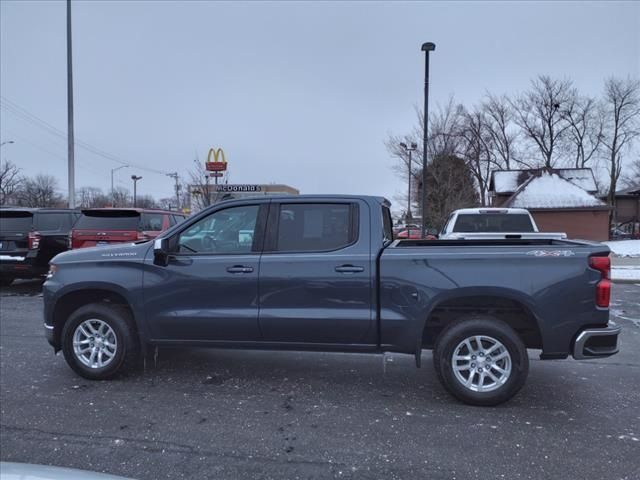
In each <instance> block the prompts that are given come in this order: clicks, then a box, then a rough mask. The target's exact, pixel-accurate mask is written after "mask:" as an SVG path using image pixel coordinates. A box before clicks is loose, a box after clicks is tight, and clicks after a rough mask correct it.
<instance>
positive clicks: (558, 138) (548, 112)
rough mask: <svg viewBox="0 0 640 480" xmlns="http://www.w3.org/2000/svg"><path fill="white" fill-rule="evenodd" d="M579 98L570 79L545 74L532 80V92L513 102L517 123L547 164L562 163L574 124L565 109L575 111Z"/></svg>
mask: <svg viewBox="0 0 640 480" xmlns="http://www.w3.org/2000/svg"><path fill="white" fill-rule="evenodd" d="M575 97H576V90H575V88H574V87H573V83H572V82H571V81H570V80H556V79H552V78H551V77H549V76H546V75H541V76H539V77H538V78H536V79H535V80H533V81H532V82H531V89H530V90H529V91H527V92H525V93H524V94H522V95H520V96H519V97H518V98H516V99H515V100H513V101H511V105H512V106H513V108H514V112H515V122H516V124H517V125H518V126H519V127H520V128H521V129H522V132H523V134H524V137H525V138H527V139H528V140H529V141H530V143H531V144H532V146H533V147H534V149H537V150H538V151H539V153H540V155H541V157H542V158H541V159H542V162H541V163H542V165H544V166H545V167H548V168H551V167H554V166H556V164H558V163H559V158H558V157H559V156H560V155H559V154H560V153H561V152H560V150H561V149H562V147H563V141H564V139H565V137H566V132H567V130H568V129H569V126H570V125H569V122H567V120H566V113H563V112H570V111H573V108H574V103H575ZM523 163H524V162H523ZM531 166H535V165H531Z"/></svg>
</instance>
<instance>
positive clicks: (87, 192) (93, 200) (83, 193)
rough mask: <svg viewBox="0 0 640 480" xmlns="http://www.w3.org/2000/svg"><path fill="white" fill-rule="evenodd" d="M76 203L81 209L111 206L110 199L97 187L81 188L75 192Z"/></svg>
mask: <svg viewBox="0 0 640 480" xmlns="http://www.w3.org/2000/svg"><path fill="white" fill-rule="evenodd" d="M76 203H77V204H78V205H79V206H80V207H82V208H101V207H109V206H111V198H110V196H108V195H105V193H104V192H103V191H102V189H101V188H98V187H82V188H80V189H78V191H77V192H76Z"/></svg>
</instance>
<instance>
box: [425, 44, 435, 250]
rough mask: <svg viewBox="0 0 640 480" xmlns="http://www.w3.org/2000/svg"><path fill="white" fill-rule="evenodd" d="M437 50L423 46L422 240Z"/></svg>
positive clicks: (433, 46) (432, 45)
mask: <svg viewBox="0 0 640 480" xmlns="http://www.w3.org/2000/svg"><path fill="white" fill-rule="evenodd" d="M435 49H436V44H435V43H431V42H427V43H423V44H422V51H423V52H424V53H425V61H424V128H423V136H422V238H425V237H426V236H427V138H428V134H429V52H433V51H434V50H435Z"/></svg>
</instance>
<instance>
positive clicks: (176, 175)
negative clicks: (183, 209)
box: [166, 172, 180, 210]
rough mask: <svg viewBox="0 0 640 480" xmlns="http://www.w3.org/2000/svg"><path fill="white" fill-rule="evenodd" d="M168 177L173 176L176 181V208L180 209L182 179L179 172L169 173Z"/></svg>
mask: <svg viewBox="0 0 640 480" xmlns="http://www.w3.org/2000/svg"><path fill="white" fill-rule="evenodd" d="M166 175H167V177H171V178H173V179H174V180H175V182H176V210H180V179H179V177H178V172H173V173H167V174H166Z"/></svg>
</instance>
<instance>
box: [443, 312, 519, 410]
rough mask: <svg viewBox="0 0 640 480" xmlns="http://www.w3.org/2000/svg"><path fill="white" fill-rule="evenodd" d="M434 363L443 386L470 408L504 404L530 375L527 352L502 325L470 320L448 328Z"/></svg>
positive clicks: (514, 334) (481, 319) (472, 318)
mask: <svg viewBox="0 0 640 480" xmlns="http://www.w3.org/2000/svg"><path fill="white" fill-rule="evenodd" d="M433 364H434V367H435V369H436V372H437V374H438V378H439V379H440V382H441V383H442V385H443V386H444V387H445V388H446V389H447V391H449V393H451V394H452V395H453V396H454V397H456V398H457V399H459V400H461V401H463V402H464V403H468V404H470V405H480V406H491V405H498V404H500V403H503V402H506V401H507V400H509V399H510V398H512V397H513V396H514V395H515V394H516V393H517V392H518V391H519V390H520V389H521V388H522V386H523V385H524V383H525V381H526V379H527V374H528V373H529V357H528V356H527V349H526V347H525V346H524V343H523V342H522V340H521V339H520V337H519V336H518V334H517V333H516V332H515V331H514V330H513V329H512V328H511V327H510V326H509V325H507V324H506V323H505V322H503V321H501V320H498V319H494V318H490V317H469V318H466V319H460V320H457V321H456V322H454V323H452V324H451V325H449V326H448V327H447V328H446V329H445V330H444V331H443V332H442V333H441V335H440V337H439V338H438V340H437V342H436V345H435V348H434V351H433Z"/></svg>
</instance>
